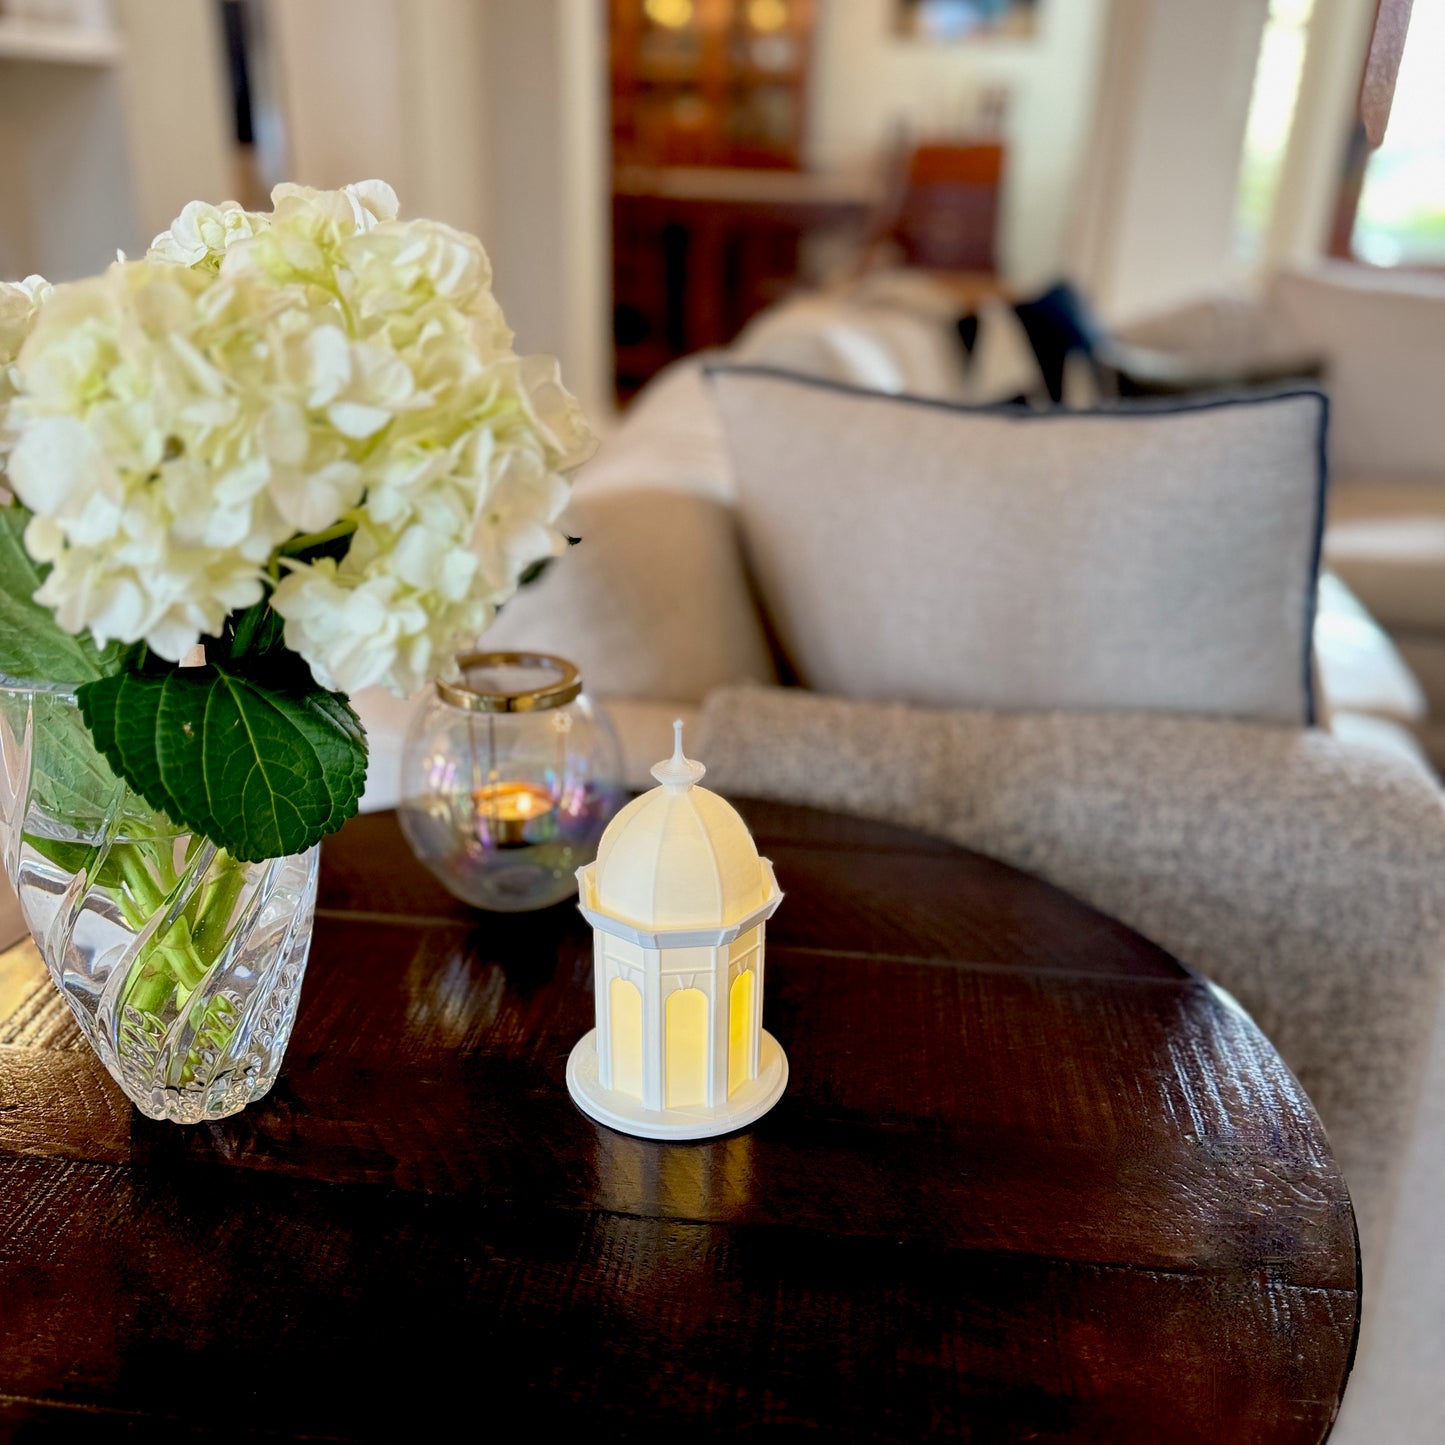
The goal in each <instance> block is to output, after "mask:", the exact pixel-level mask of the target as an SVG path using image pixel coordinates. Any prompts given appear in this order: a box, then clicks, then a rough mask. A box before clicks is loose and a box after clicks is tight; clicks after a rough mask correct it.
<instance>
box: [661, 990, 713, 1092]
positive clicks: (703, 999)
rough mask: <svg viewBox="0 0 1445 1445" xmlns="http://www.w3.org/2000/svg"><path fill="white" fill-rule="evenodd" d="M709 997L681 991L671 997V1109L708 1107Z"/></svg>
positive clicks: (669, 1019)
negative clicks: (705, 1105)
mask: <svg viewBox="0 0 1445 1445" xmlns="http://www.w3.org/2000/svg"><path fill="white" fill-rule="evenodd" d="M707 1019H708V1011H707V995H706V994H705V993H703V991H702V990H701V989H700V988H679V989H675V990H674V991H673V992H672V993H670V994H669V995H668V996H667V1095H666V1099H667V1107H668V1108H669V1109H685V1108H688V1107H689V1106H691V1105H694V1104H706V1103H707Z"/></svg>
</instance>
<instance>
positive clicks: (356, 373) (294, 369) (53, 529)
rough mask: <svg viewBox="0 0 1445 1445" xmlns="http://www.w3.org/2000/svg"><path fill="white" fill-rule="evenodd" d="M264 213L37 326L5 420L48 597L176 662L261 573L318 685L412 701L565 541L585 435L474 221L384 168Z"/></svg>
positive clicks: (227, 220)
mask: <svg viewBox="0 0 1445 1445" xmlns="http://www.w3.org/2000/svg"><path fill="white" fill-rule="evenodd" d="M272 201H273V205H274V212H273V214H271V215H269V216H262V215H256V214H254V213H250V212H245V211H242V210H241V209H240V208H239V207H237V206H235V205H234V204H233V203H228V204H226V205H223V206H219V207H211V206H204V205H200V204H193V205H191V206H187V207H186V209H185V210H184V211H183V212H182V214H181V215H180V216H179V217H178V218H177V220H176V222H175V223H174V224H173V225H172V227H171V228H170V230H169V231H166V232H164V233H163V234H162V235H161V236H159V237H157V238H156V242H155V244H154V245H153V247H152V249H151V252H150V255H149V257H148V258H147V261H146V262H142V263H130V264H124V263H123V264H119V265H116V266H113V267H112V268H111V269H110V270H109V271H108V272H107V273H106V274H105V275H104V276H102V277H98V278H96V279H94V280H92V281H88V282H82V283H78V284H76V285H73V286H63V287H60V288H58V289H57V291H56V292H55V296H54V298H53V299H52V300H51V302H50V303H49V304H48V305H47V306H46V307H45V309H44V311H43V312H42V313H41V315H40V318H39V320H38V322H35V323H34V325H33V330H32V331H31V335H30V338H29V340H27V341H25V342H24V345H23V347H22V348H21V351H20V356H19V360H18V362H17V363H16V364H15V367H14V372H15V375H16V384H17V386H18V389H19V394H18V395H17V397H16V399H15V401H14V403H13V405H12V406H10V407H9V412H10V415H11V418H12V421H13V423H14V424H15V427H16V434H17V440H16V443H15V447H14V452H13V456H12V458H11V462H10V471H11V474H12V476H13V479H14V480H13V485H14V487H15V490H16V492H17V494H18V495H19V496H20V498H21V500H22V501H24V502H25V504H26V505H27V506H28V507H30V508H31V510H32V511H33V512H34V513H35V519H34V521H33V522H32V524H31V526H30V528H29V530H28V531H27V535H26V545H27V548H28V549H29V550H30V551H31V553H32V555H34V556H35V557H36V559H37V560H39V561H44V562H49V563H52V564H53V568H52V571H51V573H50V575H49V576H48V577H47V579H46V581H45V584H44V586H43V587H42V588H41V591H40V593H38V594H37V596H38V599H39V600H40V601H42V602H44V603H45V604H46V605H48V606H50V607H53V608H54V609H55V612H56V616H57V618H58V620H59V621H60V622H61V625H62V626H64V627H66V628H68V629H70V630H71V631H79V630H81V629H82V628H89V629H90V630H91V632H92V633H93V634H94V635H95V636H96V638H97V640H99V641H105V640H108V639H110V638H118V639H120V640H122V641H126V642H132V641H137V640H144V641H145V642H147V643H148V644H149V645H150V646H151V647H152V648H153V649H154V650H155V651H157V652H158V653H160V654H161V655H162V656H164V657H167V658H171V659H173V660H174V659H178V658H179V657H181V656H182V655H183V654H184V653H185V652H186V651H187V650H188V649H189V648H190V647H191V646H192V645H194V643H195V642H196V641H197V640H198V639H199V638H200V637H201V636H205V635H216V634H217V633H218V632H219V631H220V629H221V628H222V626H223V625H224V622H225V619H226V616H227V615H228V614H229V613H230V612H231V611H233V610H235V609H236V608H241V607H246V606H250V605H252V604H253V603H255V602H257V601H259V600H260V599H261V598H262V597H263V596H264V595H265V594H266V589H267V587H268V585H270V584H271V583H273V582H274V583H275V584H276V585H275V590H274V592H273V593H272V594H271V604H272V606H273V607H274V608H275V610H276V611H277V612H278V613H279V614H280V615H281V616H282V617H283V618H284V619H285V637H286V642H287V645H288V646H289V647H290V648H292V650H294V651H295V652H297V653H299V654H300V655H301V656H302V657H304V658H305V659H306V661H307V663H308V664H309V665H310V667H311V669H312V672H313V673H314V675H315V676H316V678H317V679H318V681H320V682H322V683H323V684H324V685H326V686H328V687H335V688H338V689H342V690H345V691H352V690H354V689H356V688H360V687H365V686H369V685H372V684H377V683H379V684H382V685H384V686H386V687H389V688H391V689H392V690H393V691H395V692H398V693H401V694H403V695H405V694H410V693H411V692H414V691H415V690H416V689H417V688H418V687H420V686H421V685H422V684H424V683H425V682H427V681H428V680H430V679H431V678H432V677H435V676H436V675H438V674H439V673H440V672H442V671H444V670H446V669H448V668H450V667H451V665H452V659H453V656H454V654H455V653H456V652H457V651H459V650H462V649H464V648H465V647H467V646H470V645H471V644H472V643H473V642H474V641H475V639H476V637H477V635H478V634H479V633H480V632H481V631H482V630H483V629H484V628H485V627H486V626H487V624H488V623H489V622H490V620H491V618H492V616H493V615H494V613H495V610H496V608H497V607H498V606H499V605H500V604H501V603H502V602H504V601H505V600H506V599H507V598H508V597H510V596H511V594H512V592H514V591H515V590H516V587H517V585H518V581H519V578H520V576H521V574H522V573H523V572H524V571H525V570H526V569H527V568H528V567H530V566H531V565H532V564H533V563H534V562H536V561H538V560H540V559H541V558H543V557H547V556H552V555H555V554H557V553H558V552H560V551H561V550H562V549H563V548H564V546H565V541H564V539H563V538H562V536H561V535H560V534H559V533H558V531H557V529H556V527H555V522H556V518H557V517H558V515H559V514H560V512H561V510H562V507H563V505H564V503H565V500H566V494H567V488H566V483H565V481H564V480H563V476H562V474H563V473H564V472H565V471H566V470H568V469H569V468H571V467H573V466H575V465H576V464H577V463H579V462H580V461H582V460H583V459H584V458H585V457H586V455H587V454H588V452H589V451H590V449H591V445H592V438H591V435H590V433H589V432H588V430H587V427H586V424H585V422H584V421H583V418H582V416H581V413H580V410H579V409H578V407H577V404H576V402H575V401H574V400H573V398H572V397H571V396H570V395H569V394H568V393H567V392H566V391H565V389H564V388H563V387H562V385H561V383H560V380H559V378H558V374H557V366H556V362H555V361H553V360H551V359H550V358H544V357H527V358H521V357H518V356H517V355H516V354H515V353H514V352H513V351H512V349H511V344H512V336H511V332H510V331H509V330H508V329H507V326H506V323H505V320H504V319H503V317H502V314H501V311H500V309H499V308H498V306H497V304H496V301H495V299H494V297H493V295H492V291H491V268H490V266H489V264H488V261H487V257H486V254H485V252H484V251H483V250H482V247H481V245H480V243H479V242H478V241H477V240H476V239H475V237H472V236H467V235H464V234H463V233H461V232H458V231H454V230H452V229H451V228H450V227H447V226H444V225H440V224H438V223H435V222H429V221H405V222H404V221H400V220H398V219H397V218H396V217H397V205H396V196H395V194H394V193H393V192H392V190H391V188H390V187H389V186H387V185H385V184H384V183H382V182H376V181H370V182H362V183H360V184H358V185H355V186H348V187H346V188H345V189H344V190H341V191H315V190H310V189H307V188H305V187H301V186H289V185H287V186H278V187H277V188H276V190H275V191H274V192H273V193H272ZM4 304H5V298H4V297H0V306H3V305H4ZM16 305H17V309H18V303H16ZM6 314H8V313H5V312H4V311H0V327H3V326H4V324H5V322H4V317H5V315H6ZM25 324H26V327H27V328H29V327H30V326H31V322H30V321H29V320H28V319H27V321H26V323H25ZM3 335H4V333H3V331H0V337H3ZM3 355H4V353H3V352H0V359H3ZM323 543H334V544H335V545H336V547H343V546H344V547H345V548H346V550H345V553H344V555H342V556H340V558H339V560H338V559H337V557H336V556H335V553H334V551H328V552H327V553H325V554H323V553H321V552H318V551H313V550H311V549H313V548H318V547H320V546H321V545H322V544H323ZM308 552H310V560H307V557H306V555H305V554H306V553H308ZM298 554H301V555H298Z"/></svg>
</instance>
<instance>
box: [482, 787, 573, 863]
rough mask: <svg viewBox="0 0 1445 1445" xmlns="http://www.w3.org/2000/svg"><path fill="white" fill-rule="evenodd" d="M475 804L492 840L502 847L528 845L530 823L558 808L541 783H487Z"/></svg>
mask: <svg viewBox="0 0 1445 1445" xmlns="http://www.w3.org/2000/svg"><path fill="white" fill-rule="evenodd" d="M472 801H473V802H474V803H475V804H476V807H477V814H478V816H479V817H480V819H481V820H482V821H483V822H484V823H485V824H486V825H487V829H488V831H489V832H490V833H491V835H492V841H493V842H494V843H495V844H497V846H498V847H502V848H506V847H512V846H515V845H517V844H519V843H525V842H526V841H527V840H526V837H525V836H524V833H525V830H526V827H527V824H528V823H531V822H534V821H535V820H536V819H538V818H541V817H545V816H546V815H547V814H548V813H550V812H552V811H553V810H554V809H555V808H556V806H557V804H556V801H555V800H554V799H553V797H552V794H551V793H550V792H549V791H548V790H547V789H546V788H544V787H542V786H541V785H540V784H538V783H521V782H517V783H510V782H497V783H483V784H482V786H481V787H480V788H477V789H476V790H475V792H473V793H472Z"/></svg>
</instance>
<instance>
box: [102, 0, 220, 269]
mask: <svg viewBox="0 0 1445 1445" xmlns="http://www.w3.org/2000/svg"><path fill="white" fill-rule="evenodd" d="M116 19H117V22H118V24H119V26H120V30H121V32H122V34H123V35H124V37H125V61H124V64H123V65H122V67H121V75H122V94H123V98H124V106H125V123H126V136H127V140H128V143H129V149H130V172H131V183H132V186H131V189H132V196H133V203H134V209H135V215H136V221H137V222H138V224H139V226H140V230H141V233H142V234H141V239H142V240H143V241H145V242H147V243H148V242H149V241H150V239H151V237H152V236H154V235H155V234H156V232H158V231H163V230H165V228H166V227H167V226H169V225H170V223H171V222H172V221H173V220H174V219H175V217H176V216H177V214H178V213H179V212H180V209H181V207H182V206H184V205H185V203H186V202H187V201H191V200H195V199H196V198H198V197H200V198H203V199H205V200H210V201H220V200H224V199H226V198H227V197H228V196H231V195H233V194H234V192H235V170H234V149H233V146H234V137H233V134H232V120H231V109H230V107H231V102H230V95H229V81H228V80H227V78H226V69H225V49H224V45H223V41H222V37H221V33H220V24H219V22H218V20H217V17H216V12H215V8H214V7H213V6H212V5H209V4H205V5H177V4H175V3H174V0H116ZM116 244H121V243H120V242H117V243H116Z"/></svg>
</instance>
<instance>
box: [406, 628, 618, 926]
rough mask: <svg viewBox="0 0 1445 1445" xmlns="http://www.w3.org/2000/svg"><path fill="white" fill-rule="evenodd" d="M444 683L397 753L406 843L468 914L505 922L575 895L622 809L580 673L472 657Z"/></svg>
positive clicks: (550, 661)
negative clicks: (501, 917)
mask: <svg viewBox="0 0 1445 1445" xmlns="http://www.w3.org/2000/svg"><path fill="white" fill-rule="evenodd" d="M457 663H458V666H459V668H460V670H461V676H460V678H459V679H458V680H457V681H455V682H439V683H437V684H436V686H435V688H434V689H433V692H432V696H431V697H430V698H429V699H428V701H427V704H426V706H425V707H423V708H422V710H421V711H420V712H419V713H418V714H417V717H416V719H415V721H414V722H413V723H412V725H411V729H410V730H409V732H408V733H407V738H406V744H405V747H404V749H403V752H402V777H401V782H402V787H401V798H402V801H401V805H400V807H399V809H398V814H399V817H400V820H401V827H402V832H403V833H405V834H406V839H407V842H408V843H410V844H411V848H412V851H413V852H414V853H415V854H416V856H417V857H418V858H419V859H420V860H421V861H422V862H423V863H424V864H425V865H426V866H427V867H428V868H429V869H430V870H431V871H432V872H433V873H434V874H435V875H436V876H437V877H438V878H439V879H440V880H441V881H442V882H443V883H444V884H445V885H446V887H447V888H448V889H449V890H450V891H451V892H452V893H454V894H455V895H456V896H457V897H458V898H460V899H462V900H463V901H464V902H467V903H471V904H474V905H475V906H476V907H478V908H487V909H492V910H494V911H497V912H502V913H519V912H523V911H525V910H527V909H532V908H546V907H548V906H549V905H550V904H553V903H558V902H560V901H561V900H562V899H564V898H567V897H569V896H570V895H572V894H574V893H576V891H577V877H576V874H577V869H578V868H580V867H581V866H582V865H583V864H585V863H590V862H591V861H592V859H593V858H594V857H595V856H596V854H597V843H598V840H599V839H600V838H601V836H602V830H603V829H604V828H605V827H606V826H607V823H608V821H609V819H611V817H612V815H613V814H614V813H615V812H616V811H617V809H618V808H619V807H620V806H621V805H622V803H623V801H624V798H625V795H624V793H623V791H622V788H621V785H620V781H619V778H620V774H621V757H620V754H619V751H618V747H617V739H616V736H615V735H614V733H613V731H612V727H611V724H610V723H608V721H607V719H606V716H605V715H604V714H603V713H602V711H601V710H600V709H599V708H598V707H597V705H596V704H595V703H593V702H592V701H591V700H590V699H589V698H588V697H586V696H585V695H584V694H583V692H582V679H581V677H580V676H579V674H578V672H577V669H576V668H575V667H574V666H573V665H572V664H571V663H570V662H566V661H564V660H563V659H562V658H560V657H550V656H548V655H546V654H545V653H523V652H477V653H470V654H468V655H467V656H465V657H460V658H458V659H457Z"/></svg>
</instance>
